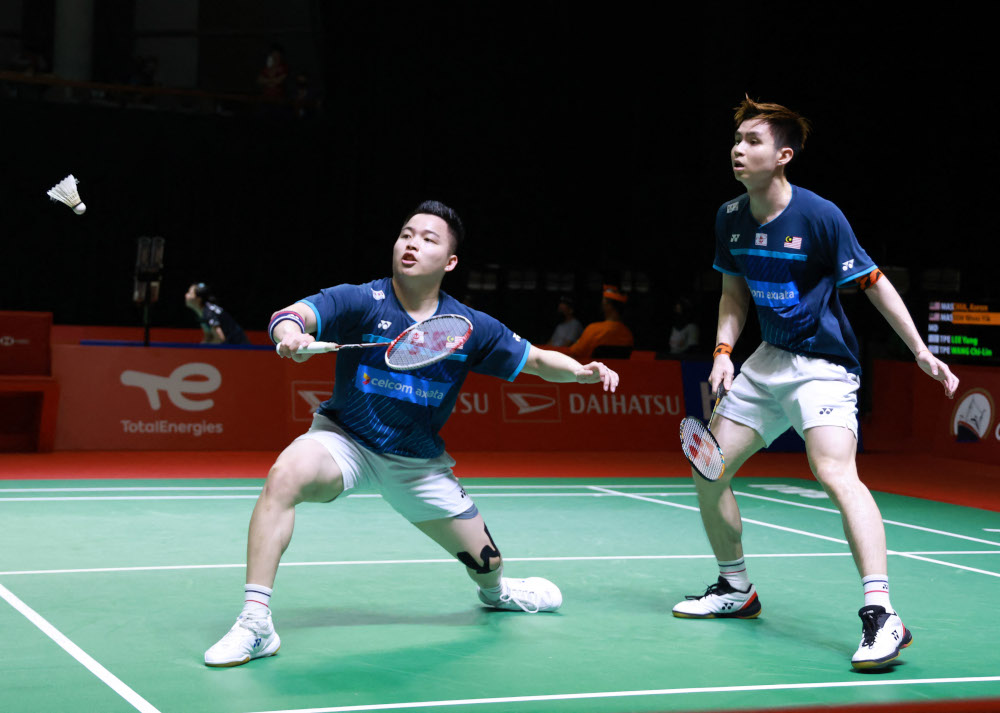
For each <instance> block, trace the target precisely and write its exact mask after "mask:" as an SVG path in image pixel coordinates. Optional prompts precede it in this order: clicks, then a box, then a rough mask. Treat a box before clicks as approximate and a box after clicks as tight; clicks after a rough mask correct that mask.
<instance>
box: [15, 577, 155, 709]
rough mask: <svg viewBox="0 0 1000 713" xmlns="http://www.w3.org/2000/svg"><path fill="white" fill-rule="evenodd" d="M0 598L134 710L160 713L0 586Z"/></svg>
mask: <svg viewBox="0 0 1000 713" xmlns="http://www.w3.org/2000/svg"><path fill="white" fill-rule="evenodd" d="M0 598H3V599H5V600H7V603H8V604H10V605H11V606H12V607H14V608H15V609H16V610H17V611H19V612H21V614H23V615H24V617H25V618H26V619H27V620H28V621H30V622H31V623H32V624H34V625H35V626H37V627H38V628H39V629H41V630H42V633H43V634H45V635H46V636H48V637H49V638H50V639H52V640H53V641H54V642H56V643H57V644H58V645H59V646H60V647H62V649H63V650H64V651H65V652H66V653H68V654H69V655H70V656H72V657H73V658H75V659H76V660H77V661H79V662H80V663H81V664H83V665H84V666H85V667H86V668H87V670H88V671H90V672H91V673H92V674H94V675H95V676H97V677H98V678H99V679H100V680H101V681H102V682H104V684H106V685H107V686H108V687H109V688H111V689H112V690H113V691H114V692H115V693H117V694H118V695H119V696H121V697H122V698H124V699H125V700H126V701H128V702H129V703H131V704H132V707H134V708H135V709H136V710H139V711H142V713H160V711H159V710H158V709H157V708H155V707H154V706H153V705H152V704H150V703H149V701H147V700H146V699H145V698H143V697H142V696H140V695H139V694H138V693H136V692H135V691H133V690H132V689H131V688H129V687H128V686H127V685H125V683H123V682H122V680H121V679H120V678H118V677H117V676H115V675H114V674H113V673H111V672H110V671H108V669H106V668H104V667H103V666H101V664H99V663H97V661H95V660H94V659H93V658H92V657H91V656H90V655H89V654H88V653H87V652H86V651H84V650H83V649H81V648H80V647H79V646H77V645H76V644H74V643H73V642H72V641H70V640H69V638H67V637H66V635H65V634H63V633H62V632H61V631H59V630H58V629H57V628H55V627H54V626H52V624H50V623H49V622H48V621H46V620H45V619H44V618H43V617H42V615H41V614H39V613H38V612H36V611H35V610H34V609H32V608H31V607H29V606H28V605H27V604H25V603H24V602H23V601H21V600H20V599H19V598H18V597H17V595H15V594H14V593H13V592H12V591H10V590H9V589H7V588H6V587H5V586H3V585H2V584H0Z"/></svg>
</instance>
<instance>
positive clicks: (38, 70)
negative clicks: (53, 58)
mask: <svg viewBox="0 0 1000 713" xmlns="http://www.w3.org/2000/svg"><path fill="white" fill-rule="evenodd" d="M8 69H10V70H11V71H12V72H20V73H21V74H27V75H29V76H33V75H36V74H45V73H46V72H47V71H48V69H49V63H48V62H46V61H45V57H44V55H42V53H41V52H39V51H38V50H37V49H35V48H34V47H32V46H31V45H28V44H24V43H23V42H22V43H21V46H20V47H19V48H18V50H17V52H15V53H14V55H13V56H12V57H11V58H10V61H9V62H8Z"/></svg>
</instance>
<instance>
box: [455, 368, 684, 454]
mask: <svg viewBox="0 0 1000 713" xmlns="http://www.w3.org/2000/svg"><path fill="white" fill-rule="evenodd" d="M614 367H615V369H616V370H617V371H618V373H619V374H620V376H621V379H622V386H621V387H620V388H619V389H618V391H617V392H615V393H614V394H612V393H609V392H605V391H604V390H603V388H602V387H601V386H600V385H598V384H588V385H584V384H575V383H574V384H550V383H548V382H546V381H543V380H541V379H539V378H537V377H534V376H526V375H522V376H519V377H518V378H517V380H516V381H515V382H514V383H505V382H502V381H499V380H498V379H494V378H490V377H486V376H482V375H480V374H469V377H468V378H467V379H466V380H465V385H464V386H463V388H462V392H461V393H460V394H459V397H458V402H457V403H456V405H455V411H454V412H453V413H452V417H451V419H450V420H449V421H448V423H447V425H446V426H445V427H444V429H443V430H442V431H441V435H442V436H443V437H444V439H445V442H446V444H447V447H448V449H449V450H453V451H463V450H490V451H493V450H495V451H508V450H524V451H578V450H588V451H602V450H607V451H615V450H632V451H662V450H669V449H672V448H675V447H678V444H677V432H678V428H679V425H680V420H681V418H682V417H683V416H684V412H685V410H684V398H683V394H682V382H681V363H680V362H678V361H615V363H614Z"/></svg>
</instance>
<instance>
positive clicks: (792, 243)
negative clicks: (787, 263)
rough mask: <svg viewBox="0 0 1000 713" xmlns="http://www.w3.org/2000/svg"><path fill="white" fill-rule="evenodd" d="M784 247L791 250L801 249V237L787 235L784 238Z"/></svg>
mask: <svg viewBox="0 0 1000 713" xmlns="http://www.w3.org/2000/svg"><path fill="white" fill-rule="evenodd" d="M785 247H786V248H791V249H792V250H801V249H802V238H795V237H792V236H791V235H789V236H788V237H787V238H785Z"/></svg>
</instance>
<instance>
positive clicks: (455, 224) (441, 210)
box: [403, 201, 465, 254]
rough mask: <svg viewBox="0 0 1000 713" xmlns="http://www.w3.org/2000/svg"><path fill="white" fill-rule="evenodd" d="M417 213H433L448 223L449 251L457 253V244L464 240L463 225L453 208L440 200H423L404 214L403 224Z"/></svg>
mask: <svg viewBox="0 0 1000 713" xmlns="http://www.w3.org/2000/svg"><path fill="white" fill-rule="evenodd" d="M418 214H424V215H434V216H437V217H438V218H440V219H441V220H443V221H444V222H445V223H447V224H448V232H449V233H451V240H452V246H451V252H452V254H457V253H458V248H459V246H460V245H461V244H462V241H463V240H465V226H464V225H463V224H462V219H461V218H459V217H458V213H456V212H455V209H454V208H450V207H448V206H446V205H445V204H444V203H442V202H441V201H424V202H423V203H421V204H420V205H418V206H417V207H416V208H414V209H413V211H412V212H411V213H410V214H409V215H408V216H406V219H405V220H403V225H406V224H407V223H409V222H410V218H412V217H413V216H415V215H418Z"/></svg>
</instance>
